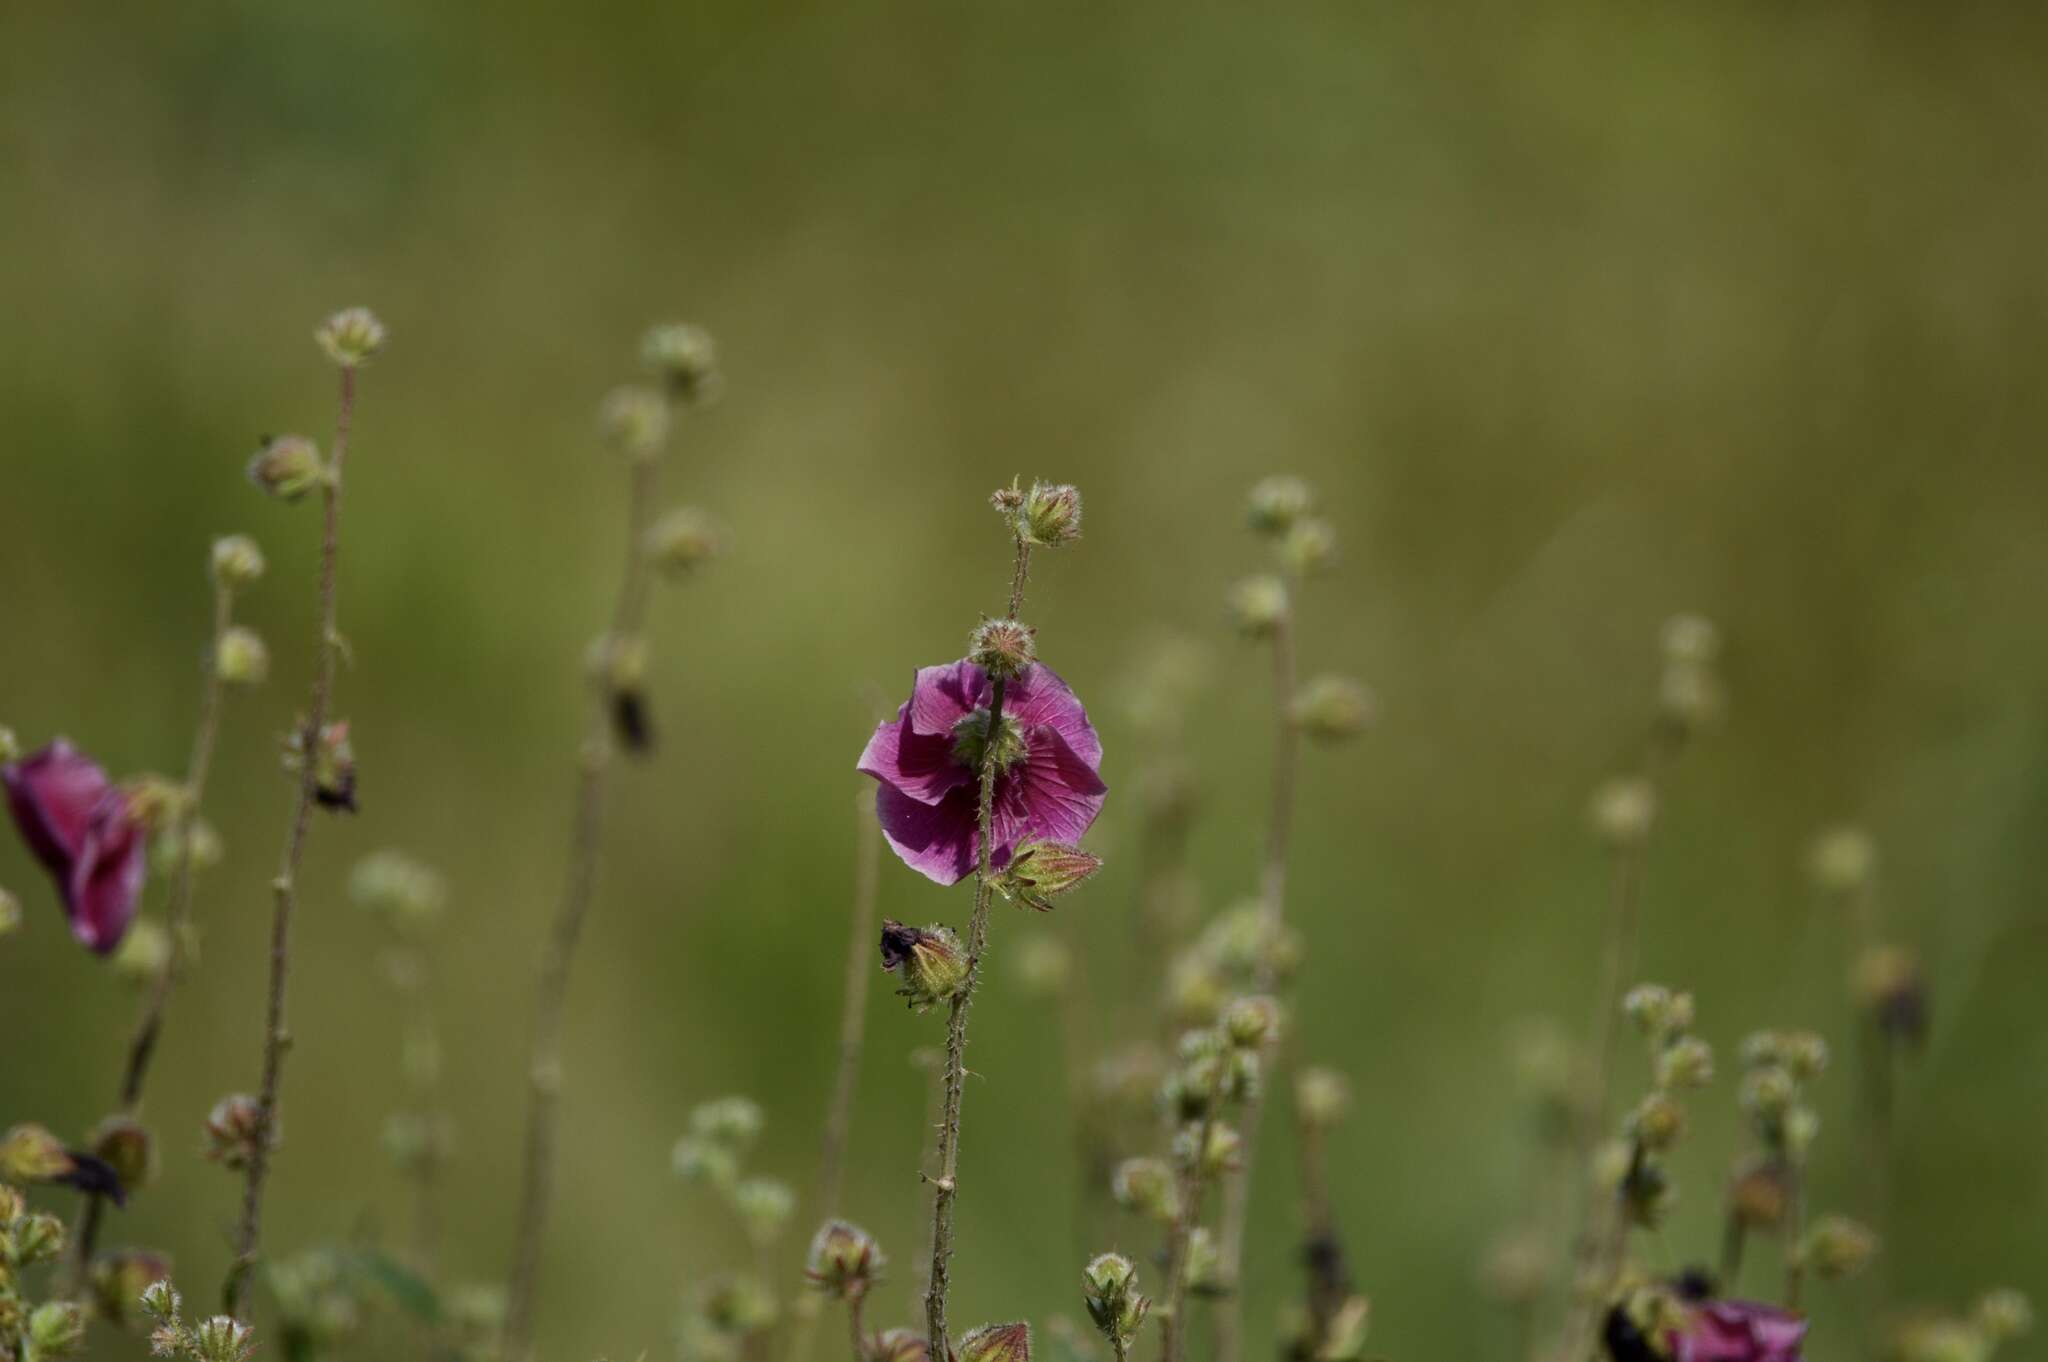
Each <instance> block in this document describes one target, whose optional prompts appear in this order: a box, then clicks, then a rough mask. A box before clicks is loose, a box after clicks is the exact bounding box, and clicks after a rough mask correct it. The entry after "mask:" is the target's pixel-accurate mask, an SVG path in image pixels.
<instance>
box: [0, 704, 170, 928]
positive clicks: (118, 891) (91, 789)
mask: <svg viewBox="0 0 2048 1362" xmlns="http://www.w3.org/2000/svg"><path fill="white" fill-rule="evenodd" d="M0 781H5V783H6V786H7V807H8V809H9V810H10V811H11V812H12V813H13V814H14V822H15V826H16V827H18V828H20V829H21V837H22V840H23V841H24V842H26V843H28V849H29V850H30V851H31V852H33V853H34V854H35V858H36V859H37V860H38V861H41V862H42V864H43V868H44V869H45V870H48V871H49V872H50V877H51V878H52V879H53V880H55V881H56V883H57V894H58V896H59V897H60V898H62V899H63V901H64V911H65V913H66V915H68V916H69V917H70V919H71V934H72V935H73V936H75V937H77V938H78V939H79V940H80V941H81V942H83V943H84V944H85V945H87V946H89V947H90V948H92V949H93V950H95V951H97V952H99V953H100V954H101V955H106V954H107V953H109V952H111V951H112V950H113V949H114V947H116V946H118V945H120V944H121V938H122V936H123V935H125V934H126V933H127V931H128V924H129V923H130V922H132V921H133V920H134V918H135V901H136V899H137V897H138V896H140V894H141V893H142V882H143V878H144V875H145V873H146V869H147V866H146V853H147V842H148V838H147V837H146V836H145V835H144V830H143V827H142V824H141V823H140V822H139V821H138V820H137V819H136V817H135V815H134V812H133V809H132V808H131V805H130V801H129V798H128V796H127V794H126V793H124V792H123V791H122V790H120V789H119V788H117V787H116V786H114V785H113V784H112V783H111V782H110V781H108V779H107V773H106V772H105V771H102V770H101V769H100V768H99V765H98V763H96V762H94V761H93V760H92V758H90V757H88V756H86V755H85V754H84V753H82V752H80V751H79V750H78V749H77V748H75V747H73V746H72V745H71V744H70V743H68V742H66V741H65V740H64V739H62V738H59V739H57V740H56V741H55V742H53V743H51V744H50V745H49V746H48V747H45V748H44V749H43V750H42V751H40V752H37V753H35V754H33V755H31V756H28V757H24V758H22V760H20V761H18V762H10V763H9V764H7V765H6V766H0Z"/></svg>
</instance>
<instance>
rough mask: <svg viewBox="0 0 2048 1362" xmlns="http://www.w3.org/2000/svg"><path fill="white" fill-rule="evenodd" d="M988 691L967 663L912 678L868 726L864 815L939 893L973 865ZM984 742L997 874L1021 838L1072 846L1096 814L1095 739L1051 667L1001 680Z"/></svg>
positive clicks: (1098, 757) (1100, 792)
mask: <svg viewBox="0 0 2048 1362" xmlns="http://www.w3.org/2000/svg"><path fill="white" fill-rule="evenodd" d="M993 689H994V686H993V683H992V682H991V681H990V679H989V676H988V673H987V672H985V671H984V670H982V668H980V667H978V666H976V665H975V664H974V663H972V662H969V661H965V660H962V661H959V662H951V663H947V664H945V665H944V666H939V667H923V668H920V669H919V670H918V673H917V681H916V684H915V686H914V687H913V688H912V690H911V695H910V699H909V700H908V701H907V702H905V703H904V705H903V706H902V707H901V708H900V709H898V710H897V712H896V717H895V718H894V719H892V720H889V721H887V722H885V723H882V724H880V725H877V727H876V728H875V732H874V736H873V737H871V738H870V739H869V740H868V745H867V749H866V750H865V751H863V752H862V753H861V755H860V763H859V766H858V768H857V769H858V770H860V771H861V772H862V773H863V774H865V775H870V776H873V777H874V778H875V780H876V781H877V782H879V784H880V785H881V789H880V790H879V791H878V792H877V794H876V796H875V813H876V815H877V816H878V817H879V818H880V819H881V823H882V833H883V836H885V837H886V838H887V839H888V842H889V845H890V847H891V848H892V849H893V850H894V851H895V852H896V854H897V855H898V856H900V857H902V858H903V861H904V863H905V864H906V865H908V866H910V868H911V869H913V870H915V871H917V872H918V873H919V874H921V875H924V876H926V877H927V878H929V879H933V880H936V881H938V882H939V883H940V884H956V883H958V882H959V881H960V880H962V879H964V878H965V877H966V876H967V875H968V874H970V873H971V872H972V871H973V870H974V869H975V867H976V864H977V862H978V859H979V856H980V837H979V834H978V831H977V828H976V818H975V813H976V804H977V802H978V800H979V798H980V777H979V771H980V769H981V761H982V754H983V753H984V752H985V751H986V750H987V748H988V745H989V743H990V741H991V735H990V733H989V727H990V725H989V718H988V715H989V704H990V699H991V695H992V693H993ZM996 728H997V731H996V733H995V734H994V735H993V741H994V743H995V745H996V747H995V757H996V762H997V764H998V770H997V773H996V783H995V817H994V825H993V826H994V840H995V846H994V847H993V848H992V849H991V851H990V856H989V860H990V863H991V864H992V865H997V866H1001V865H1005V864H1007V863H1008V862H1009V860H1010V855H1011V853H1012V851H1013V850H1014V849H1015V848H1016V847H1017V845H1018V844H1019V843H1020V842H1022V841H1024V840H1026V839H1027V838H1032V839H1039V840H1043V841H1047V842H1060V843H1070V844H1071V843H1075V842H1079V841H1080V840H1081V834H1082V833H1084V832H1086V831H1087V830H1088V827H1089V825H1090V824H1092V823H1093V822H1094V821H1095V815H1096V814H1098V813H1100V812H1101V811H1102V800H1103V796H1104V794H1105V793H1106V792H1107V790H1108V787H1107V786H1105V785H1104V784H1103V783H1102V778H1101V777H1100V776H1099V775H1098V774H1097V770H1098V768H1099V767H1100V766H1101V764H1102V741H1101V739H1099V738H1098V737H1097V736H1096V734H1095V729H1094V727H1093V726H1092V725H1091V724H1090V723H1089V722H1088V712H1087V711H1086V710H1085V709H1083V708H1082V706H1081V702H1080V700H1079V699H1078V698H1076V697H1075V695H1074V692H1073V691H1071V690H1069V689H1068V688H1067V683H1066V682H1064V681H1062V680H1060V678H1059V677H1058V676H1057V675H1055V674H1054V673H1053V671H1052V669H1051V668H1049V667H1047V666H1045V665H1044V664H1042V663H1033V664H1031V665H1030V666H1028V667H1026V668H1025V669H1024V670H1023V671H1022V672H1021V673H1019V674H1018V675H1017V676H1016V677H1014V678H1013V679H1011V680H1010V682H1009V683H1008V685H1007V688H1006V690H1005V694H1004V698H1003V716H1002V722H1001V723H1000V724H999V725H997V726H996Z"/></svg>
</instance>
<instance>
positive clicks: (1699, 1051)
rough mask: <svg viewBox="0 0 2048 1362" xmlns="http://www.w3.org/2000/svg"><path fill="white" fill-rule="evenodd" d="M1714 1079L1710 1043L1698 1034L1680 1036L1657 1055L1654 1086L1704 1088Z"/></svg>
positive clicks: (1712, 1053)
mask: <svg viewBox="0 0 2048 1362" xmlns="http://www.w3.org/2000/svg"><path fill="white" fill-rule="evenodd" d="M1713 1081H1714V1051H1713V1047H1712V1046H1710V1045H1708V1044H1707V1043H1706V1042H1705V1041H1703V1040H1701V1039H1700V1038H1699V1037H1697V1036H1681V1037H1680V1038H1678V1039H1677V1040H1674V1041H1673V1042H1671V1044H1670V1045H1668V1046H1666V1047H1665V1048H1664V1049H1663V1050H1662V1051H1660V1052H1659V1053H1658V1055H1657V1086H1658V1087H1660V1088H1667V1089H1670V1090H1672V1091H1683V1090H1684V1089H1687V1088H1704V1087H1705V1086H1707V1084H1709V1083H1711V1082H1713Z"/></svg>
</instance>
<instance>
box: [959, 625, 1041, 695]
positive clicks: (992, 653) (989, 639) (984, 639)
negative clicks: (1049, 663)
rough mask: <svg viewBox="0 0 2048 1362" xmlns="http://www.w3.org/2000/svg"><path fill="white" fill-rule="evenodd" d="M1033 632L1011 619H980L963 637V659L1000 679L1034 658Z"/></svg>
mask: <svg viewBox="0 0 2048 1362" xmlns="http://www.w3.org/2000/svg"><path fill="white" fill-rule="evenodd" d="M1037 632H1038V631H1037V630H1035V629H1033V628H1031V627H1030V626H1028V625H1024V624H1019V623H1018V622H1017V621H1016V620H1012V619H993V620H983V621H982V622H981V623H980V624H979V625H978V626H976V628H975V630H974V633H973V634H972V635H971V636H970V637H969V638H968V640H967V660H968V661H969V662H972V663H973V664H974V665H975V666H977V667H979V668H981V669H982V670H983V671H985V672H987V673H988V674H989V675H990V676H994V677H1000V678H1002V679H1004V680H1008V679H1009V678H1011V677H1013V676H1019V675H1022V674H1023V672H1024V671H1025V670H1026V669H1028V668H1029V667H1030V666H1031V664H1032V662H1033V661H1035V660H1036V659H1037V650H1036V647H1035V645H1034V644H1033V643H1032V635H1033V634H1035V633H1037Z"/></svg>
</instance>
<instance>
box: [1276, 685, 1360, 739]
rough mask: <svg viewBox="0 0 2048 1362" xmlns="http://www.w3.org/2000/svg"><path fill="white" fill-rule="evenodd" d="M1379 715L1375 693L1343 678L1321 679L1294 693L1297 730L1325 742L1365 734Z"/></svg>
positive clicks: (1293, 712) (1292, 710) (1292, 711)
mask: <svg viewBox="0 0 2048 1362" xmlns="http://www.w3.org/2000/svg"><path fill="white" fill-rule="evenodd" d="M1377 712H1378V705H1377V703H1376V702H1375V701H1374V699H1373V695H1372V692H1371V691H1369V690H1367V689H1366V688H1365V687H1364V686H1362V685H1360V684H1359V683H1358V682H1356V681H1353V680H1351V679H1350V678H1349V677H1344V676H1318V677H1316V678H1314V679H1313V680H1311V681H1310V682H1309V683H1308V684H1307V685H1305V686H1303V687H1302V688H1301V689H1300V690H1299V691H1297V692H1296V693H1295V696H1294V703H1293V706H1292V709H1291V713H1292V715H1293V717H1294V723H1295V726H1296V727H1298V728H1300V729H1301V731H1302V732H1304V733H1306V734H1308V736H1309V737H1311V738H1315V739H1318V740H1319V741H1322V742H1339V741H1342V740H1343V739H1345V738H1352V737H1356V736H1357V735H1358V734H1360V733H1362V732H1364V731H1365V729H1366V728H1367V726H1368V725H1370V724H1371V723H1372V721H1373V717H1374V715H1375V714H1376V713H1377Z"/></svg>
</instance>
